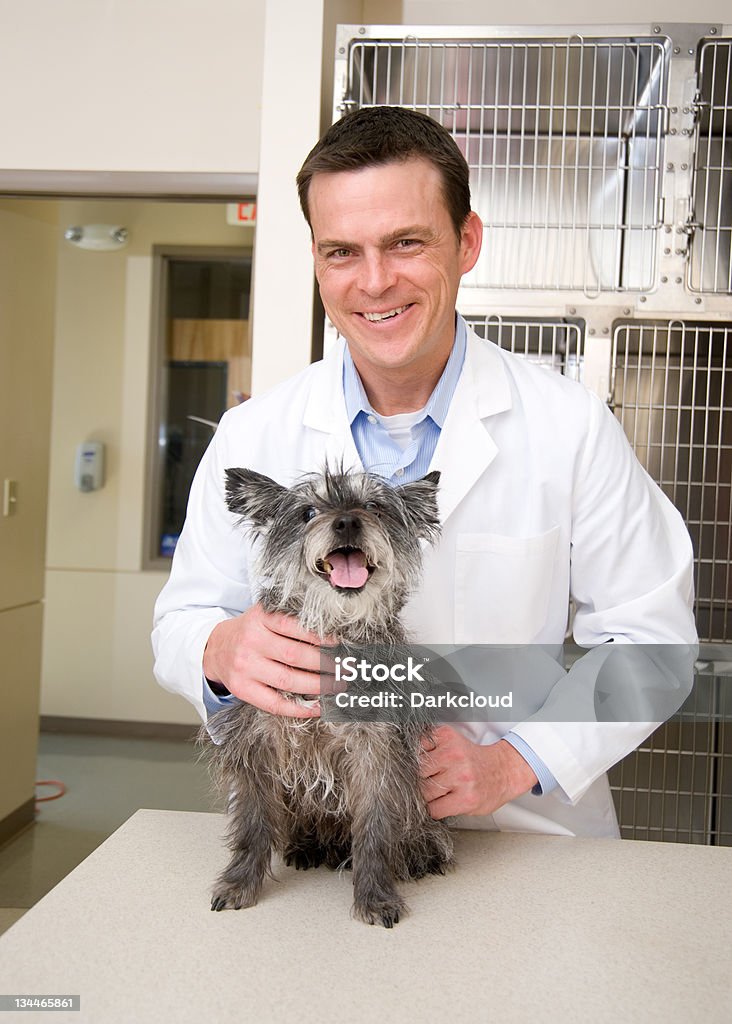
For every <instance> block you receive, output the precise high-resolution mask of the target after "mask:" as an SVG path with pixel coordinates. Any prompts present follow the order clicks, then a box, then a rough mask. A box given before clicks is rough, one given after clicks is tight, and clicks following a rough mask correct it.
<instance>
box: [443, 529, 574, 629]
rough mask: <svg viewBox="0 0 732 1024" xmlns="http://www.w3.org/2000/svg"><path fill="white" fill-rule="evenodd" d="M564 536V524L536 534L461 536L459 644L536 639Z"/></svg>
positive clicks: (457, 595) (457, 603)
mask: <svg viewBox="0 0 732 1024" xmlns="http://www.w3.org/2000/svg"><path fill="white" fill-rule="evenodd" d="M558 538H559V527H558V526H555V527H553V528H552V529H551V530H548V531H547V532H546V533H541V534H537V535H535V536H532V537H507V536H504V535H499V534H493V533H463V534H460V535H459V536H458V538H457V552H456V560H455V638H456V641H457V643H462V644H522V643H525V644H530V643H532V642H535V640H536V637H537V635H538V633H539V631H540V630H541V628H542V626H543V625H544V623H545V621H546V617H547V612H548V610H549V601H550V598H551V592H552V579H553V567H554V558H555V555H556V550H557V541H558Z"/></svg>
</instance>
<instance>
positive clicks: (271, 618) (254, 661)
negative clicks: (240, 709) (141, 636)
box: [203, 604, 322, 718]
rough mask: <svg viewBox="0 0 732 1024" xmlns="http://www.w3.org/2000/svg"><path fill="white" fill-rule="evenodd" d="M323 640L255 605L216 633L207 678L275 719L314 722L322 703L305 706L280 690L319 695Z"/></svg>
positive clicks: (293, 621) (207, 657) (210, 645)
mask: <svg viewBox="0 0 732 1024" xmlns="http://www.w3.org/2000/svg"><path fill="white" fill-rule="evenodd" d="M321 642H322V641H321V640H320V638H319V637H317V636H315V635H314V634H313V633H307V632H305V630H304V629H303V628H302V627H301V626H300V623H299V622H298V621H297V619H294V618H291V617H290V616H288V615H283V614H281V613H280V612H265V611H264V609H263V608H262V606H261V605H259V604H255V605H253V606H252V607H251V608H248V609H247V610H246V611H245V612H244V613H243V614H242V615H238V616H237V617H236V618H235V619H226V620H225V621H224V622H220V623H219V624H218V625H217V626H216V627H215V628H214V629H213V631H212V632H211V635H210V636H209V638H208V643H207V644H206V650H205V651H204V653H203V671H204V675H205V676H206V678H207V679H208V680H209V682H211V683H221V684H223V685H224V686H225V687H226V688H227V690H229V692H230V693H233V694H234V696H235V697H238V698H239V699H240V700H243V701H246V702H247V703H248V704H253V705H254V706H255V707H258V708H261V709H262V710H263V711H269V712H271V713H272V714H273V715H285V716H287V717H288V718H316V717H317V716H318V715H319V714H320V707H319V705H317V704H316V705H313V707H311V708H307V707H303V706H302V705H301V704H298V703H295V701H292V700H289V699H288V698H287V697H285V696H284V695H283V693H282V691H283V690H284V691H289V692H291V693H302V694H306V695H308V696H315V695H317V694H319V693H320V669H321V652H320V646H319V644H320V643H321Z"/></svg>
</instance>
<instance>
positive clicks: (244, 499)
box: [226, 469, 287, 526]
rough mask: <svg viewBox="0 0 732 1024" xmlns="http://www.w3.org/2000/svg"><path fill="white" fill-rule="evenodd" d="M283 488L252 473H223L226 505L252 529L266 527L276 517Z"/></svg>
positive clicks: (283, 492)
mask: <svg viewBox="0 0 732 1024" xmlns="http://www.w3.org/2000/svg"><path fill="white" fill-rule="evenodd" d="M285 494H287V488H286V487H283V486H282V484H278V483H277V482H276V481H274V480H272V479H270V477H268V476H264V474H263V473H255V471H254V470H253V469H227V470H226V504H227V505H228V507H229V511H230V512H234V513H235V514H236V515H238V516H241V518H242V519H244V520H246V521H247V522H249V523H251V524H252V526H266V525H267V524H268V523H271V522H272V520H273V519H274V518H275V516H276V515H277V513H278V511H279V508H280V504H281V502H282V498H283V497H284V495H285Z"/></svg>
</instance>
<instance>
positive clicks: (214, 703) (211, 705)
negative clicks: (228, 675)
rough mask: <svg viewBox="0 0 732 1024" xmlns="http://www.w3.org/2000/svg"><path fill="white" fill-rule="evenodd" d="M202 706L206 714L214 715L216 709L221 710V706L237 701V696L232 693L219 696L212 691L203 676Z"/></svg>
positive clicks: (229, 705)
mask: <svg viewBox="0 0 732 1024" xmlns="http://www.w3.org/2000/svg"><path fill="white" fill-rule="evenodd" d="M202 694H203V706H204V707H205V709H206V716H207V717H208V716H210V715H215V714H216V712H217V711H221V709H222V708H228V707H231V705H232V704H235V703H237V698H236V697H235V696H234V695H233V694H232V693H228V694H226V696H225V697H219V696H218V695H217V694H215V693H214V692H213V690H212V689H211V687H210V686H209V685H208V680H207V679H206V677H205V676H204V677H203V686H202Z"/></svg>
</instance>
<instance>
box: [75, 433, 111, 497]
mask: <svg viewBox="0 0 732 1024" xmlns="http://www.w3.org/2000/svg"><path fill="white" fill-rule="evenodd" d="M103 483H104V445H103V444H102V443H101V441H83V442H82V443H81V444H78V445H77V446H76V459H75V460H74V484H75V485H76V487H77V488H78V489H79V490H80V491H98V490H99V488H100V487H101V486H102V485H103Z"/></svg>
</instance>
